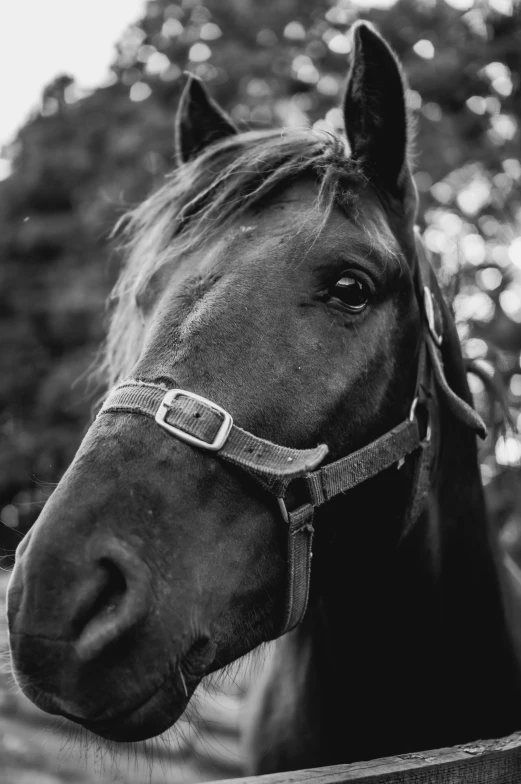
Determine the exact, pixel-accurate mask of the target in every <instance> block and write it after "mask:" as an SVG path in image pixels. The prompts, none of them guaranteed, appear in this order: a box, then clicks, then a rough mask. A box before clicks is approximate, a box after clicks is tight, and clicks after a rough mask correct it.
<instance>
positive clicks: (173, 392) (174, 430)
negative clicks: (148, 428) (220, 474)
mask: <svg viewBox="0 0 521 784" xmlns="http://www.w3.org/2000/svg"><path fill="white" fill-rule="evenodd" d="M181 396H182V397H190V398H192V400H198V401H199V402H200V403H204V405H205V406H208V408H211V409H212V411H217V413H219V414H222V417H223V421H222V424H221V427H220V428H219V431H218V432H217V435H216V436H215V438H214V440H213V441H212V442H211V443H208V442H207V441H202V440H201V439H200V438H197V436H192V435H190V433H185V431H184V430H180V428H178V427H174V425H170V424H169V423H168V422H167V421H166V415H167V413H168V411H169V409H170V408H172V404H173V402H174V400H175V399H176V398H178V397H181ZM156 422H157V424H158V425H160V426H161V427H162V428H163V429H164V430H166V431H168V432H169V433H170V434H171V435H173V436H175V437H176V438H178V439H179V440H180V441H186V443H187V444H191V445H192V446H197V447H199V448H200V449H207V450H209V451H210V452H218V451H219V450H220V449H222V448H223V446H224V445H225V443H226V439H227V438H228V436H229V435H230V430H231V429H232V426H233V419H232V417H231V414H229V413H228V412H227V411H225V410H224V408H221V407H220V406H217V405H216V404H215V403H212V401H211V400H208V399H207V398H205V397H201V395H196V394H195V393H194V392H187V391H186V390H185V389H169V390H168V392H167V393H166V395H165V396H164V398H163V400H162V401H161V403H160V405H159V408H158V409H157V413H156Z"/></svg>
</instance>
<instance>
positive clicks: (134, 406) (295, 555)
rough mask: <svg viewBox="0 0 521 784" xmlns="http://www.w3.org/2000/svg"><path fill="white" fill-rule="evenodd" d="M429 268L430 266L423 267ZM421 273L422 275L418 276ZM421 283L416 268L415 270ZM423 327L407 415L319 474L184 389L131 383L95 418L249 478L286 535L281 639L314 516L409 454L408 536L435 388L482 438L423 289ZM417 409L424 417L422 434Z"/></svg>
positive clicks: (427, 463)
mask: <svg viewBox="0 0 521 784" xmlns="http://www.w3.org/2000/svg"><path fill="white" fill-rule="evenodd" d="M427 264H428V262H427ZM424 274H425V273H424ZM418 276H419V280H420V282H421V269H420V268H419V269H418ZM423 296H424V300H423V308H422V310H423V314H424V319H425V321H426V324H425V328H424V337H423V340H422V341H421V346H420V354H419V358H418V372H417V379H416V387H415V393H414V398H413V402H412V405H411V409H410V412H409V416H408V417H407V419H405V420H404V421H403V422H400V424H398V425H397V426H396V427H394V428H393V429H392V430H389V431H388V432H387V433H384V434H383V435H382V436H380V437H379V438H377V439H376V440H375V441H372V442H371V443H370V444H367V446H364V447H362V448H361V449H359V450H358V451H356V452H353V453H351V454H349V455H347V456H346V457H342V458H340V459H339V460H335V461H334V462H332V463H329V464H328V465H325V466H323V467H322V468H319V466H320V464H321V463H322V462H323V461H324V459H325V457H326V456H327V454H328V447H327V446H326V445H325V444H319V445H318V446H317V447H315V448H313V449H291V448H288V447H284V446H279V445H278V444H274V443H272V442H271V441H267V440H265V439H263V438H259V437H258V436H255V435H253V434H252V433H249V432H248V431H246V430H242V429H241V428H240V427H237V426H236V425H235V424H234V423H233V419H232V417H231V415H230V414H229V413H228V412H227V411H225V410H224V409H223V408H221V407H220V406H218V405H216V404H215V403H213V402H212V401H211V400H208V399H207V398H204V397H201V396H200V395H196V394H195V393H193V392H189V391H187V390H182V389H166V388H165V387H162V386H159V385H157V384H150V383H146V382H142V381H137V380H133V379H129V380H127V381H123V382H122V383H121V384H119V385H118V386H116V387H115V388H114V389H113V390H112V391H111V392H110V394H109V396H108V398H107V399H106V401H105V403H104V404H103V407H102V408H101V410H100V412H99V414H98V416H105V415H107V414H138V415H142V416H145V417H149V418H150V419H152V420H154V421H155V422H156V423H157V424H158V425H159V426H160V427H161V428H162V429H163V430H165V431H166V432H167V433H168V434H169V435H171V436H174V437H175V438H177V439H178V440H179V441H184V442H185V443H188V444H190V445H191V446H193V447H195V448H197V449H200V450H202V451H206V452H209V453H210V454H214V455H215V456H216V457H219V458H222V459H223V460H226V461H228V462H230V463H233V464H234V465H236V466H239V467H240V468H242V469H243V470H244V471H246V472H247V473H248V474H249V475H250V476H252V477H253V478H254V479H255V480H256V481H257V482H258V483H259V484H260V485H261V487H262V488H263V489H264V490H266V491H267V492H269V493H271V494H272V495H274V496H275V497H276V498H277V500H278V503H279V508H280V511H281V514H282V517H283V519H284V522H285V523H286V525H287V530H288V547H287V561H288V587H287V599H286V609H285V616H284V620H283V624H282V630H281V632H280V634H281V635H282V634H285V633H286V632H288V631H290V630H291V629H293V628H294V627H295V626H296V625H297V624H298V623H300V621H301V620H302V619H303V617H304V614H305V612H306V609H307V604H308V598H309V586H310V576H311V559H312V544H313V534H314V529H313V518H314V512H315V509H316V508H317V507H319V506H322V505H323V504H325V503H327V502H328V501H330V500H331V499H332V498H334V497H335V496H337V495H339V494H342V493H346V492H347V491H348V490H352V489H353V488H354V487H356V486H357V485H359V484H361V483H362V482H365V481H367V480H368V479H371V478H373V477H375V476H377V475H378V474H379V473H381V472H382V471H385V470H386V469H388V468H391V467H392V466H393V465H396V467H397V469H400V468H401V467H402V465H403V464H404V462H405V460H406V459H407V458H408V457H409V455H413V456H414V458H415V459H416V463H415V470H414V477H413V483H412V488H411V497H410V502H409V507H408V509H407V511H406V515H405V520H404V528H403V532H402V538H403V537H404V536H406V535H407V533H408V532H409V531H410V530H411V528H412V527H413V525H414V523H415V522H416V520H417V519H418V517H419V515H420V514H421V511H422V509H423V507H424V501H425V498H426V496H427V493H428V490H429V486H430V481H431V473H432V464H433V448H432V440H431V435H432V433H431V410H430V409H431V405H432V402H431V401H432V399H433V397H434V395H435V389H436V390H437V391H438V392H439V393H440V395H441V397H442V398H443V399H444V401H445V403H446V404H447V406H448V408H449V409H450V411H451V412H452V414H453V415H454V416H455V417H456V418H457V419H458V420H459V421H460V422H461V423H462V424H463V425H465V426H466V427H468V428H470V429H472V430H474V431H475V432H476V433H478V434H479V435H480V436H481V437H482V438H484V437H485V436H486V432H487V431H486V427H485V424H484V423H483V420H482V419H481V417H480V416H479V414H477V413H476V411H474V409H473V408H472V407H471V406H469V405H468V403H466V402H465V401H464V400H462V399H461V398H460V397H458V396H457V395H456V394H455V393H454V392H453V391H452V389H451V388H450V387H449V385H448V383H447V380H446V378H445V373H444V370H443V361H442V355H441V345H442V341H443V336H442V329H441V326H438V325H437V324H436V316H435V311H434V303H433V297H432V293H431V291H430V289H429V287H428V286H424V287H423ZM418 409H424V411H425V413H426V418H427V424H426V427H425V428H424V429H425V434H424V435H421V434H420V426H419V424H418V420H417V413H418ZM295 479H299V483H300V484H301V488H300V489H302V485H303V489H304V491H305V497H306V502H305V503H304V504H302V505H301V506H299V507H298V508H297V509H295V510H292V511H289V510H288V509H287V507H286V502H285V497H286V493H287V490H288V487H289V485H290V483H291V482H293V481H294V480H295Z"/></svg>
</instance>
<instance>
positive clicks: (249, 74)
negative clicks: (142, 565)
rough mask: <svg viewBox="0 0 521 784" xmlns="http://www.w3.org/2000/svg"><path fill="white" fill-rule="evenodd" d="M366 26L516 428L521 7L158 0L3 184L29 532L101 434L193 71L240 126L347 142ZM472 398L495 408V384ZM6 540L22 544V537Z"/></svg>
mask: <svg viewBox="0 0 521 784" xmlns="http://www.w3.org/2000/svg"><path fill="white" fill-rule="evenodd" d="M360 15H363V16H364V17H365V18H368V19H370V20H371V21H373V22H374V23H375V24H376V25H377V27H378V28H379V29H380V31H381V32H382V33H383V35H384V36H385V37H386V38H387V39H388V40H389V41H390V42H391V43H392V45H393V47H394V48H395V50H396V52H397V53H398V55H399V56H400V58H401V59H402V62H403V64H404V70H405V72H406V74H407V76H408V78H409V83H410V91H409V94H408V102H409V106H410V111H411V114H412V116H413V117H414V121H415V125H416V128H417V144H416V147H417V155H416V157H415V169H416V182H417V185H418V190H419V192H420V197H421V202H422V215H423V229H424V230H425V239H426V242H427V244H428V246H429V248H430V250H431V251H432V252H433V254H434V257H435V260H436V263H437V265H438V268H439V273H440V276H441V279H442V281H443V283H444V285H445V286H446V289H447V292H448V294H449V295H450V297H451V298H452V299H453V303H454V310H455V315H456V319H457V323H458V328H459V330H460V336H461V338H462V340H463V341H464V348H465V351H466V353H467V355H468V356H469V357H471V358H473V359H478V360H492V361H493V362H494V363H495V364H498V365H499V367H500V369H501V371H502V373H503V376H504V379H505V381H506V383H507V385H508V386H509V395H510V403H511V404H512V406H513V408H514V410H515V412H516V413H517V410H518V408H519V404H520V402H521V367H520V362H519V360H520V351H521V239H520V231H519V228H520V224H521V162H520V159H519V141H520V130H519V122H520V118H521V87H520V75H521V9H520V6H519V4H517V3H516V4H514V5H512V2H511V0H490V2H489V3H486V2H483V0H477V1H476V2H472V0H450V3H448V2H445V0H398V2H397V3H396V4H395V5H394V6H392V7H391V8H390V9H389V10H385V11H384V10H377V9H370V10H368V9H366V10H364V12H363V14H362V13H361V9H360V7H359V6H358V5H357V4H356V3H355V2H352V1H351V0H298V2H297V0H229V2H227V3H223V2H222V0H221V1H219V0H182V2H181V0H179V2H169V0H150V2H148V3H147V5H146V12H145V15H144V16H143V18H142V19H140V20H138V21H136V24H135V25H133V26H131V27H130V28H129V29H127V30H126V31H125V32H124V33H123V35H122V37H121V40H120V42H119V44H118V46H117V53H116V56H115V60H114V63H113V66H112V68H111V70H110V74H109V78H108V80H107V82H106V84H105V85H104V86H101V87H99V88H98V89H97V90H95V91H94V92H92V93H91V94H88V95H86V94H84V93H82V91H81V90H80V89H79V87H78V85H76V84H75V82H74V81H73V80H72V79H71V78H70V77H69V76H67V75H61V76H59V77H58V78H56V79H55V80H54V81H53V82H52V84H50V85H49V86H48V87H47V88H46V90H45V91H44V94H43V96H42V103H41V109H40V111H39V112H38V113H37V114H35V116H34V117H32V118H31V119H30V120H29V122H28V123H27V124H26V125H25V126H24V127H23V128H22V129H21V131H20V132H19V134H18V137H17V139H16V140H15V142H14V143H13V145H12V147H11V149H10V150H9V154H10V156H11V158H12V162H13V173H12V175H11V176H10V177H9V178H8V179H7V180H5V181H4V182H2V183H0V229H1V230H0V304H1V307H0V343H1V346H2V351H1V354H0V405H1V411H2V412H3V413H2V414H1V416H0V476H1V479H2V481H1V484H0V509H1V510H2V519H3V520H4V521H5V522H6V523H8V524H9V525H10V526H11V527H12V528H13V529H14V528H15V527H17V528H18V529H19V530H22V531H23V530H26V529H27V528H28V527H29V525H30V524H31V523H32V522H33V521H34V519H35V517H36V516H37V514H38V512H39V509H40V508H41V506H42V505H43V503H44V501H45V498H46V496H47V495H48V494H49V492H50V490H51V488H52V483H54V482H56V481H57V480H58V479H59V478H60V476H61V475H62V473H63V471H64V470H65V468H66V466H67V464H68V463H69V461H70V460H71V458H72V456H73V454H74V451H75V450H76V448H77V446H78V443H79V441H80V438H81V436H82V434H83V431H84V429H85V428H86V426H87V423H88V421H89V417H90V410H91V405H92V400H93V393H92V391H89V382H88V369H89V367H90V365H91V364H92V362H93V361H94V359H95V357H96V353H97V351H98V348H99V345H100V343H101V342H102V339H103V331H104V330H103V321H104V308H105V305H104V303H105V300H106V297H107V294H108V292H109V290H110V288H111V285H112V283H113V281H114V278H115V276H116V274H117V264H111V263H110V259H111V251H110V243H109V240H108V237H109V233H110V230H111V228H112V226H113V224H114V222H115V220H116V219H117V218H118V217H119V216H120V215H121V214H122V212H123V211H124V210H125V209H126V208H128V206H130V205H132V204H134V203H136V202H137V201H139V200H140V199H142V198H143V197H144V196H145V195H146V194H147V192H149V191H150V189H151V188H154V187H155V186H156V185H157V184H159V183H160V182H161V180H162V177H163V176H164V174H165V173H166V172H168V170H169V169H171V167H172V165H173V163H172V161H173V149H172V123H173V114H174V111H175V106H176V103H177V100H178V98H179V95H180V91H181V89H182V86H183V83H184V77H183V71H184V70H187V69H188V70H192V71H194V72H195V73H197V75H198V76H200V77H201V78H202V79H203V80H205V81H206V82H207V83H208V86H209V89H210V90H211V92H212V94H213V95H214V96H215V97H216V98H217V99H218V100H219V101H220V102H221V103H222V104H223V105H224V106H225V108H226V109H227V110H228V111H229V112H230V113H231V115H232V116H233V118H234V119H235V121H236V122H237V123H238V124H239V126H241V127H243V128H247V127H269V126H272V125H301V124H303V123H304V124H306V123H317V124H318V126H319V127H324V128H326V129H328V128H331V127H333V128H335V127H339V124H340V122H341V115H340V113H339V111H338V109H337V108H336V107H337V106H338V104H339V102H340V100H341V96H342V90H343V83H344V80H345V77H346V72H347V67H348V57H349V50H350V41H349V37H348V36H347V35H346V33H347V31H348V29H349V26H350V25H351V24H352V23H353V22H354V21H355V19H357V18H358V17H359V16H360ZM473 390H474V392H475V394H476V399H477V404H478V406H479V407H480V408H484V407H485V404H486V401H485V396H484V391H483V385H482V383H481V382H479V380H475V381H474V382H473ZM492 416H493V418H496V419H497V418H498V413H497V411H493V412H492ZM520 457H521V443H520V441H519V440H518V438H517V437H516V436H515V435H513V434H510V435H509V436H508V437H507V438H503V439H499V440H498V438H497V434H494V435H493V436H491V437H490V438H489V440H488V442H487V444H486V445H485V448H484V450H483V457H482V467H483V476H484V479H485V482H487V483H489V482H491V480H494V482H495V481H496V480H495V479H494V477H495V475H496V474H497V472H498V463H499V465H500V466H501V465H507V464H508V463H511V462H514V463H515V462H516V461H519V458H520ZM507 475H508V477H512V476H514V480H512V481H518V480H517V474H516V473H515V472H511V471H510V472H508V473H504V474H503V476H502V477H500V479H501V482H502V483H503V484H502V487H503V486H504V483H505V481H510V480H506V479H505V476H507ZM494 482H493V483H492V485H491V487H493V486H494ZM498 486H499V485H498ZM496 501H497V498H496ZM494 508H495V509H496V508H499V506H498V504H497V503H496V505H495V507H494ZM501 514H502V519H503V518H504V509H503V512H502V513H501ZM8 534H9V532H8V531H7V532H6V529H4V531H3V532H2V541H3V546H5V547H11V546H12V545H13V543H14V541H15V539H14V538H13V537H12V536H11V537H9V536H8Z"/></svg>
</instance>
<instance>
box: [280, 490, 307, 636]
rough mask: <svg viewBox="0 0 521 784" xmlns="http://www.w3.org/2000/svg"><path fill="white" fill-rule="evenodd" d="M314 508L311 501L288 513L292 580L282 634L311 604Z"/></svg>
mask: <svg viewBox="0 0 521 784" xmlns="http://www.w3.org/2000/svg"><path fill="white" fill-rule="evenodd" d="M314 511H315V510H314V508H313V506H312V505H311V504H305V505H304V506H301V507H300V508H299V509H297V510H296V511H295V512H290V513H289V514H288V551H287V557H288V583H287V589H286V609H285V614H284V620H283V622H282V632H281V634H285V633H286V632H289V631H291V629H293V628H294V627H295V626H296V625H297V624H298V623H300V621H301V620H302V618H303V617H304V614H305V612H306V609H307V606H308V600H309V586H310V582H311V559H312V557H313V551H312V546H313V534H314V529H313V515H314Z"/></svg>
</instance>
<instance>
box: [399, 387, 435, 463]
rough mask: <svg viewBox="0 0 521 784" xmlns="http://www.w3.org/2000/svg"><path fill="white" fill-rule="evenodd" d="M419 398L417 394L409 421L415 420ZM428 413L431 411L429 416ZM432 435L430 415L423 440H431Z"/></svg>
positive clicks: (412, 404) (410, 411)
mask: <svg viewBox="0 0 521 784" xmlns="http://www.w3.org/2000/svg"><path fill="white" fill-rule="evenodd" d="M419 400H420V399H419V397H418V396H416V397H415V398H414V400H413V401H412V403H411V408H410V410H409V422H413V421H414V419H415V417H416V407H417V405H418V403H419ZM428 415H429V412H428V411H427V416H428ZM431 435H432V431H431V420H430V417H429V418H428V420H427V432H426V433H425V438H424V439H423V440H424V441H430V440H431ZM402 460H403V458H402ZM402 465H403V464H402ZM400 468H401V466H400Z"/></svg>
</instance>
